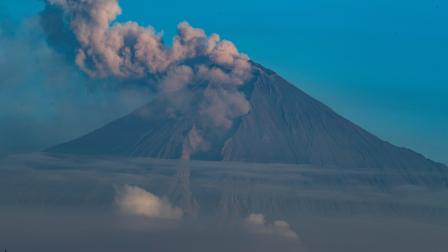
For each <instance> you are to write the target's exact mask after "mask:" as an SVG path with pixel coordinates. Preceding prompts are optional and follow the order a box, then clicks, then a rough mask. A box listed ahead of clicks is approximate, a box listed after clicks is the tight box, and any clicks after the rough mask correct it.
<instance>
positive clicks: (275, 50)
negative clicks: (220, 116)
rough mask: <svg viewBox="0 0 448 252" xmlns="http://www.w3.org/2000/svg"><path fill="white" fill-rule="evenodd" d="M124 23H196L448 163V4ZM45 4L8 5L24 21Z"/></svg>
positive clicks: (197, 9) (202, 9) (379, 131)
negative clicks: (185, 21)
mask: <svg viewBox="0 0 448 252" xmlns="http://www.w3.org/2000/svg"><path fill="white" fill-rule="evenodd" d="M121 6H122V8H123V15H122V16H121V17H120V20H122V21H125V20H134V21H138V22H139V23H140V24H143V25H152V26H154V27H155V28H156V30H158V31H164V33H165V34H166V36H167V39H169V38H170V37H171V35H172V34H173V33H174V31H175V27H176V24H177V23H178V22H180V21H183V20H187V21H189V22H190V23H191V24H192V25H194V26H197V27H202V28H204V29H205V30H206V31H207V32H209V33H211V32H217V33H219V34H220V35H221V36H222V37H224V38H227V39H230V40H232V41H233V42H235V44H236V45H237V46H238V47H239V49H240V50H241V51H243V52H245V53H247V54H248V55H249V56H250V57H251V59H253V60H254V61H257V62H259V63H261V64H263V65H265V66H267V67H269V68H271V69H273V70H275V71H276V72H278V73H279V74H281V75H282V76H283V77H285V78H286V79H288V80H290V81H291V82H292V83H294V84H295V85H296V86H298V87H299V88H301V89H303V90H304V91H306V92H308V93H309V94H311V95H312V96H314V97H316V98H318V99H319V100H321V101H323V102H324V103H326V104H327V105H329V106H330V107H332V108H333V109H334V110H336V111H337V112H338V113H340V114H342V115H343V116H345V117H347V118H349V119H351V120H352V121H354V122H355V123H357V124H359V125H361V126H363V127H364V128H366V129H367V130H369V131H371V132H372V133H374V134H376V135H378V136H380V137H381V138H383V139H386V140H388V141H390V142H392V143H394V144H397V145H400V146H406V147H410V148H412V149H414V150H416V151H418V152H421V153H423V154H425V155H427V156H428V157H430V158H433V159H435V160H437V161H443V162H445V163H448V99H447V97H448V74H447V73H448V29H447V24H448V15H446V13H448V2H447V1H440V0H407V1H405V0H396V1H390V0H389V1H387V0H377V1H360V0H339V1H336V0H333V1H331V0H313V1H297V0H295V1H293V0H277V1H265V0H259V1H252V0H248V1H241V0H239V1H237V0H228V1H222V2H219V1H207V0H189V1H178V0H174V1H162V0H154V1H141V0H122V1H121ZM41 8H42V4H41V3H40V2H39V1H37V0H36V1H33V0H4V1H2V2H1V3H0V9H1V10H0V16H6V15H8V18H9V19H11V18H13V19H15V20H16V21H20V20H22V19H24V18H26V17H31V16H33V15H35V14H36V13H37V12H38V11H39V10H40V9H41Z"/></svg>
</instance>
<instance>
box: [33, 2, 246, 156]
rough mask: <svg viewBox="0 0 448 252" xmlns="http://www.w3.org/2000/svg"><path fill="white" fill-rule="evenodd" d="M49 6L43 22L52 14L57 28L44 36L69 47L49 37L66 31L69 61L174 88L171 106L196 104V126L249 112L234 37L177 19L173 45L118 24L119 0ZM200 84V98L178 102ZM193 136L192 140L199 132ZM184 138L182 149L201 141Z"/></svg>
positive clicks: (95, 74)
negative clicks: (69, 40) (70, 40)
mask: <svg viewBox="0 0 448 252" xmlns="http://www.w3.org/2000/svg"><path fill="white" fill-rule="evenodd" d="M46 4H47V8H46V9H47V10H51V11H44V12H42V20H44V22H42V23H44V24H45V23H48V22H49V21H48V20H50V21H51V22H52V23H57V24H59V25H58V26H56V27H59V28H60V30H61V31H54V30H52V31H51V33H50V34H49V37H50V36H51V38H52V42H53V44H56V46H61V47H67V42H65V41H63V40H58V39H55V38H54V37H57V34H66V33H67V31H70V33H71V34H72V35H73V37H74V40H75V43H74V44H75V45H74V48H72V49H71V51H72V52H74V56H73V58H74V61H75V63H76V65H77V66H78V67H79V69H81V70H82V71H83V72H85V73H86V74H87V75H88V76H90V77H91V78H94V79H108V78H117V79H121V80H124V81H126V80H133V81H135V80H139V81H140V82H142V83H144V85H147V86H148V88H149V89H151V90H156V92H157V93H158V94H159V95H166V96H169V94H171V93H174V92H175V93H178V95H176V96H175V97H176V99H177V100H175V101H173V99H167V100H168V101H170V100H171V101H172V102H170V104H168V106H170V109H171V110H174V111H176V110H177V109H179V108H177V107H179V106H181V107H182V108H181V109H183V108H184V107H185V106H187V107H188V106H190V107H193V106H194V109H195V110H196V114H197V115H198V117H199V119H200V120H201V121H202V123H201V125H195V126H194V127H197V128H198V129H197V130H195V131H196V132H200V131H204V132H208V131H210V130H213V129H224V130H225V129H229V128H230V127H231V126H232V124H233V121H234V120H235V119H236V118H238V117H240V116H242V115H245V114H247V113H248V112H249V111H250V105H249V102H248V101H247V99H246V97H245V95H244V93H243V92H242V91H241V86H242V85H243V84H244V83H245V82H247V81H248V80H249V79H250V78H251V77H252V74H251V72H252V69H251V63H250V62H249V59H248V57H247V56H246V55H245V54H242V53H240V52H239V51H238V49H237V48H236V47H235V45H234V44H233V43H232V42H230V41H228V40H222V39H221V38H220V37H219V35H218V34H212V35H207V34H206V33H205V32H204V31H203V30H202V29H198V28H194V27H192V26H191V25H190V24H188V23H187V22H181V23H180V24H179V25H178V27H177V34H176V35H175V36H174V38H173V40H172V46H166V45H165V44H164V43H163V39H162V34H161V33H158V32H156V31H155V29H154V28H152V27H143V26H140V25H139V24H137V23H136V22H125V23H120V22H117V21H116V18H117V16H119V15H120V14H121V13H122V9H121V8H120V6H119V4H118V1H117V0H99V1H98V0H46ZM50 14H51V15H50ZM45 20H46V21H45ZM61 24H64V25H61ZM62 29H64V31H62ZM66 37H67V36H66ZM58 41H59V42H58ZM58 43H60V44H61V45H57V44H58ZM65 50H66V51H67V48H65ZM197 86H202V87H205V88H203V90H202V94H201V95H200V97H198V98H199V100H195V101H194V105H193V104H192V102H191V99H185V101H183V99H184V98H183V97H190V96H191V95H189V94H188V93H191V92H192V89H195V87H197ZM179 93H180V94H184V95H179ZM179 100H180V101H179ZM192 130H193V129H192ZM191 134H193V133H191V132H190V133H189V135H190V136H186V138H191ZM195 134H196V137H195V138H196V139H203V138H204V137H203V136H200V135H199V133H195ZM202 141H206V140H202ZM186 142H187V143H186V144H185V146H187V147H188V148H190V149H189V150H184V153H187V152H188V153H192V152H194V151H196V150H195V149H194V148H191V147H195V146H196V147H200V146H202V145H203V144H201V143H194V144H188V142H190V140H188V139H187V140H186ZM204 145H206V143H204ZM189 156H190V155H186V156H184V158H187V159H188V158H189Z"/></svg>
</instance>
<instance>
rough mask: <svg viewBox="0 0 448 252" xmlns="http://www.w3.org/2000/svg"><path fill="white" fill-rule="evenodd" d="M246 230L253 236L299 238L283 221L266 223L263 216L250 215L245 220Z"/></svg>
mask: <svg viewBox="0 0 448 252" xmlns="http://www.w3.org/2000/svg"><path fill="white" fill-rule="evenodd" d="M244 222H245V224H246V227H247V228H248V230H249V231H250V232H252V233H254V234H260V235H274V236H279V237H284V238H288V239H295V240H298V239H299V236H298V235H297V234H296V232H294V231H292V230H291V228H290V226H289V224H288V223H287V222H286V221H283V220H276V221H274V222H273V223H267V222H266V220H265V217H264V215H263V214H251V215H249V216H248V217H247V218H246V219H245V221H244Z"/></svg>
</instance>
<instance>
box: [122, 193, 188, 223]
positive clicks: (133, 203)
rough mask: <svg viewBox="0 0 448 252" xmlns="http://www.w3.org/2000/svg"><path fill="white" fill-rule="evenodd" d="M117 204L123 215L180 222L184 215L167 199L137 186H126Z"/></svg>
mask: <svg viewBox="0 0 448 252" xmlns="http://www.w3.org/2000/svg"><path fill="white" fill-rule="evenodd" d="M116 203H117V205H118V207H119V208H120V210H121V211H122V212H123V213H125V214H128V215H132V216H140V217H145V218H148V219H169V220H180V219H181V218H182V214H183V213H182V209H180V208H178V207H174V206H172V205H171V203H170V202H169V201H168V200H167V199H161V198H159V197H157V196H156V195H154V194H152V193H150V192H147V191H145V190H144V189H142V188H140V187H135V186H128V185H126V186H125V187H124V188H123V189H122V190H120V191H119V192H118V195H117V198H116Z"/></svg>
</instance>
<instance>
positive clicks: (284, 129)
mask: <svg viewBox="0 0 448 252" xmlns="http://www.w3.org/2000/svg"><path fill="white" fill-rule="evenodd" d="M252 65H253V72H254V76H253V78H252V79H251V80H250V81H248V82H247V83H245V84H244V85H242V87H241V91H242V92H243V93H244V94H245V96H246V98H247V100H248V101H249V103H250V111H249V112H248V113H247V114H245V115H242V116H240V117H237V118H236V119H235V120H234V121H233V122H232V124H231V126H229V127H226V128H222V127H221V128H216V129H213V130H209V131H208V132H206V133H205V137H206V138H207V144H206V145H203V146H202V147H201V148H198V150H197V151H196V152H195V153H188V158H191V159H197V160H216V161H219V160H224V161H246V162H263V163H297V164H311V165H314V166H319V167H335V168H338V167H341V168H373V169H404V170H413V169H416V170H418V169H430V170H433V169H441V168H442V167H444V165H442V164H439V163H435V162H433V161H431V160H428V159H426V158H424V157H423V156H422V155H420V154H417V153H415V152H413V151H411V150H408V149H404V148H399V147H396V146H394V145H392V144H390V143H388V142H385V141H382V140H381V139H379V138H377V137H376V136H374V135H372V134H370V133H368V132H367V131H365V130H363V129H362V128H360V127H359V126H357V125H355V124H354V123H352V122H350V121H349V120H347V119H345V118H343V117H341V116H339V115H338V114H337V113H335V112H334V111H333V110H332V109H330V108H329V107H327V106H326V105H324V104H322V103H321V102H319V101H317V100H315V99H314V98H312V97H311V96H309V95H307V94H306V93H304V92H303V91H301V90H299V89H298V88H296V87H295V86H293V85H292V84H290V83H288V82H287V81H286V80H284V79H283V78H281V77H280V76H279V75H277V74H276V73H275V72H273V71H271V70H268V69H266V68H264V67H263V66H261V65H258V64H256V63H252ZM198 92H202V91H201V90H198V91H197V92H192V97H190V98H189V99H193V100H194V99H195V97H194V96H195V95H201V94H199V93H198ZM172 95H173V96H175V95H176V94H172ZM171 98H172V97H171ZM164 99H170V97H168V98H167V97H162V98H157V99H155V100H153V101H151V102H150V103H148V104H146V105H145V106H143V107H141V108H139V109H137V110H136V111H134V112H133V113H131V114H129V115H127V116H125V117H123V118H120V119H118V120H116V121H114V122H112V123H110V124H108V125H106V126H104V127H102V128H100V129H97V130H95V131H93V132H91V133H89V134H87V135H85V136H83V137H81V138H78V139H75V140H73V141H70V142H67V143H64V144H61V145H58V146H55V147H53V148H51V149H49V152H57V153H72V154H84V155H119V156H143V157H153V158H165V159H181V158H184V159H185V158H186V157H187V153H186V152H187V151H188V150H186V148H188V147H194V145H195V144H197V141H199V139H198V137H202V136H200V135H199V134H195V131H196V130H197V128H196V127H197V125H200V124H201V123H203V122H201V121H200V119H198V117H196V116H195V113H197V111H196V110H195V109H194V107H189V108H185V110H184V111H181V112H180V113H177V112H179V111H177V112H176V111H174V112H173V111H172V110H170V108H169V106H167V103H166V102H165V101H164Z"/></svg>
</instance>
